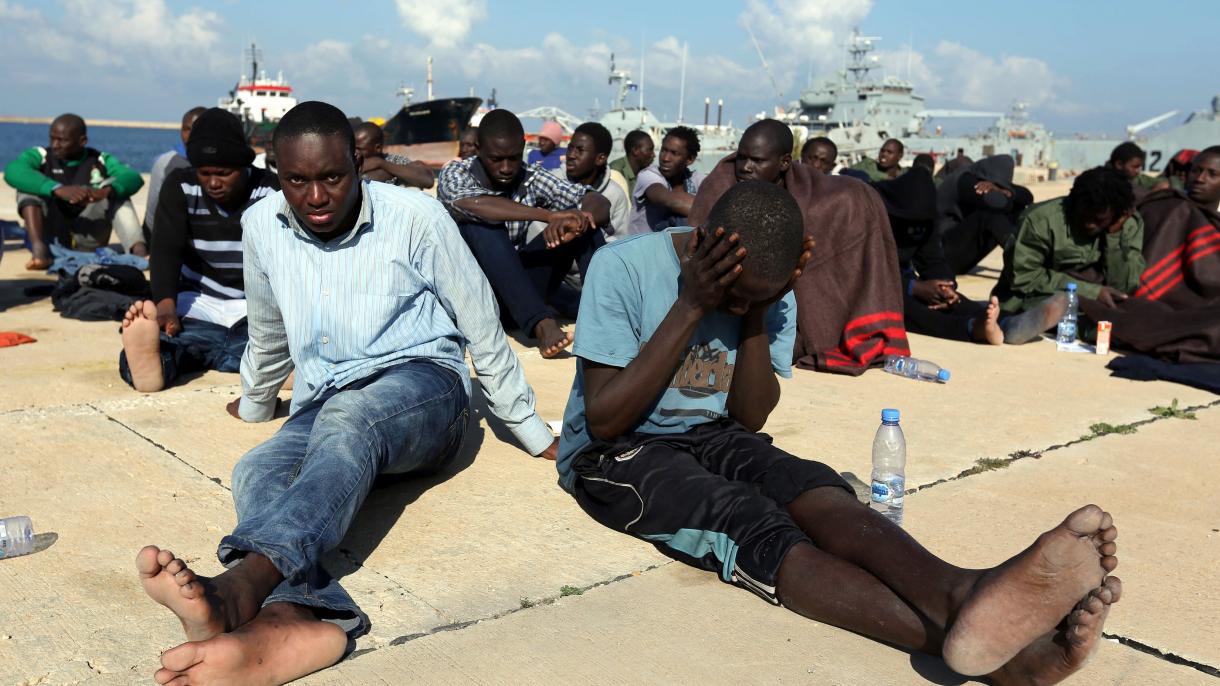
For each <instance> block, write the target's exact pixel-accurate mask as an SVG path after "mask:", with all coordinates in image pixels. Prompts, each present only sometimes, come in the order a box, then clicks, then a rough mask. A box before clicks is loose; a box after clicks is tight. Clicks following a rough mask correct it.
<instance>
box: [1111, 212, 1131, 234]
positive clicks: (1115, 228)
mask: <svg viewBox="0 0 1220 686" xmlns="http://www.w3.org/2000/svg"><path fill="white" fill-rule="evenodd" d="M1132 212H1133V210H1127V211H1126V212H1124V213H1123V215H1122V216H1121V217H1119V218H1118V219H1116V220H1114V223H1113V224H1111V225H1110V226H1108V227H1106V233H1109V234H1116V233H1119V232H1121V231H1122V230H1123V224H1126V223H1127V220H1128V219H1130V218H1131V213H1132Z"/></svg>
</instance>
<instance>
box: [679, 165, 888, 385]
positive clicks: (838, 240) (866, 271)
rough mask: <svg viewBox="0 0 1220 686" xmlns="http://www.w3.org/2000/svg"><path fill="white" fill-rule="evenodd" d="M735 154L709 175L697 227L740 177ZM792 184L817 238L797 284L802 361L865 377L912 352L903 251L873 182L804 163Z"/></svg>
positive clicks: (695, 210)
mask: <svg viewBox="0 0 1220 686" xmlns="http://www.w3.org/2000/svg"><path fill="white" fill-rule="evenodd" d="M735 158H736V155H735V154H734V155H729V156H728V157H726V158H724V159H723V160H721V161H720V162H719V163H718V164H717V165H716V167H715V169H713V170H712V173H711V174H709V175H708V177H707V178H706V179H704V181H703V184H702V185H701V186H700V187H699V193H698V195H696V196H695V203H694V205H693V206H692V207H691V213H690V216H689V217H688V218H687V219H688V221H689V223H690V225H691V226H699V225H700V224H702V223H703V222H704V221H706V220H707V216H708V214H709V213H710V212H711V209H712V206H713V205H715V204H716V201H717V200H719V199H720V196H721V195H723V194H724V192H725V191H727V190H728V189H729V188H731V187H732V186H733V184H735V183H736V182H737V180H736V177H735V175H734V173H733V161H734V159H735ZM785 186H786V187H787V188H788V192H790V193H792V196H793V197H794V198H796V201H797V204H798V205H800V208H801V212H802V213H803V214H804V216H805V233H806V234H807V235H809V236H812V237H813V239H814V240H815V241H816V242H817V243H816V246H815V247H814V249H813V257H812V259H810V261H809V264H808V265H807V266H806V267H805V272H804V273H803V274H802V275H801V278H800V280H798V281H797V283H796V288H795V292H796V302H797V311H796V318H797V337H796V349H795V350H794V351H793V358H794V359H795V361H796V365H797V366H798V367H803V368H805V369H816V370H818V371H823V372H833V373H836V374H850V375H852V376H858V375H860V374H863V373H864V371H865V370H866V369H868V368H869V367H873V366H879V365H881V364H883V363H884V362H885V356H886V355H910V354H911V348H910V345H909V344H908V343H907V333H906V329H905V328H904V327H903V324H902V286H901V284H900V281H899V270H898V251H897V248H896V247H895V246H894V235H893V233H892V232H891V231H890V220H889V217H888V216H887V215H886V213H885V205H884V204H882V202H881V198H880V196H878V195H877V192H876V191H874V190H873V189H872V188H871V187H869V185H868V184H866V183H863V182H861V181H858V180H856V179H851V178H847V177H840V176H827V175H825V174H823V173H821V172H819V171H817V170H815V169H813V168H812V167H809V166H807V165H803V164H794V165H792V167H791V168H790V169H789V170H788V173H787V176H786V177H785Z"/></svg>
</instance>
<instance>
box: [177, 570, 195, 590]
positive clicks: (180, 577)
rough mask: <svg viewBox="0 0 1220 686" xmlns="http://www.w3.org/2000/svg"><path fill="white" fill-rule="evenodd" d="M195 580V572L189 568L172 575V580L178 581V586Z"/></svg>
mask: <svg viewBox="0 0 1220 686" xmlns="http://www.w3.org/2000/svg"><path fill="white" fill-rule="evenodd" d="M194 580H195V573H194V572H192V571H191V570H190V569H183V570H182V571H181V572H178V573H177V574H175V575H174V581H176V582H178V585H179V586H185V585H187V584H189V583H191V582H192V581H194Z"/></svg>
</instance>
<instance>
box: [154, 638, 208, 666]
mask: <svg viewBox="0 0 1220 686" xmlns="http://www.w3.org/2000/svg"><path fill="white" fill-rule="evenodd" d="M202 661H203V649H202V648H201V644H199V643H194V642H188V643H183V644H182V645H180V646H175V647H173V648H170V649H169V650H167V651H165V652H164V653H161V666H162V667H164V668H165V669H166V670H169V671H171V672H185V671H186V670H188V669H190V668H191V667H194V666H195V665H197V664H199V663H200V662H202ZM163 671H164V670H163Z"/></svg>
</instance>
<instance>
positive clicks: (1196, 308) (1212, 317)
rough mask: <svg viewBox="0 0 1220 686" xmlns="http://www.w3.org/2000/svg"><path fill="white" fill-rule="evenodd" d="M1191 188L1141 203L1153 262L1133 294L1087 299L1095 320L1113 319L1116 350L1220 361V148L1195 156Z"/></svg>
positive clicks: (1189, 176) (1146, 256) (1173, 358)
mask: <svg viewBox="0 0 1220 686" xmlns="http://www.w3.org/2000/svg"><path fill="white" fill-rule="evenodd" d="M1187 189H1188V193H1187V194H1185V195H1183V194H1182V193H1180V192H1178V191H1172V190H1161V191H1157V192H1152V193H1149V194H1148V195H1147V196H1145V197H1144V198H1143V199H1142V200H1140V201H1139V202H1138V204H1137V209H1138V211H1139V216H1140V217H1142V218H1143V220H1144V241H1143V256H1144V261H1145V262H1146V263H1147V264H1148V265H1149V266H1148V268H1147V269H1145V270H1144V273H1143V274H1142V275H1140V277H1139V286H1138V287H1137V288H1136V289H1135V292H1134V293H1132V294H1131V297H1130V298H1128V299H1127V300H1124V301H1122V302H1119V303H1117V306H1116V307H1107V306H1105V305H1102V304H1101V303H1100V302H1097V301H1091V300H1085V301H1082V303H1081V305H1082V308H1083V310H1084V313H1085V314H1086V315H1087V316H1088V317H1089V319H1091V320H1094V321H1109V322H1111V323H1113V325H1114V330H1113V331H1114V333H1113V345H1114V347H1115V348H1119V349H1125V350H1134V351H1135V352H1139V353H1143V354H1144V355H1150V356H1153V357H1156V358H1158V359H1161V360H1167V361H1169V362H1175V363H1177V362H1220V231H1217V229H1216V227H1220V212H1218V211H1217V208H1220V146H1215V147H1211V148H1207V149H1205V150H1203V151H1202V152H1199V153H1198V154H1197V155H1195V156H1194V158H1193V159H1192V161H1191V168H1190V171H1189V172H1188V174H1187ZM1082 333H1087V331H1085V332H1082Z"/></svg>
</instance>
